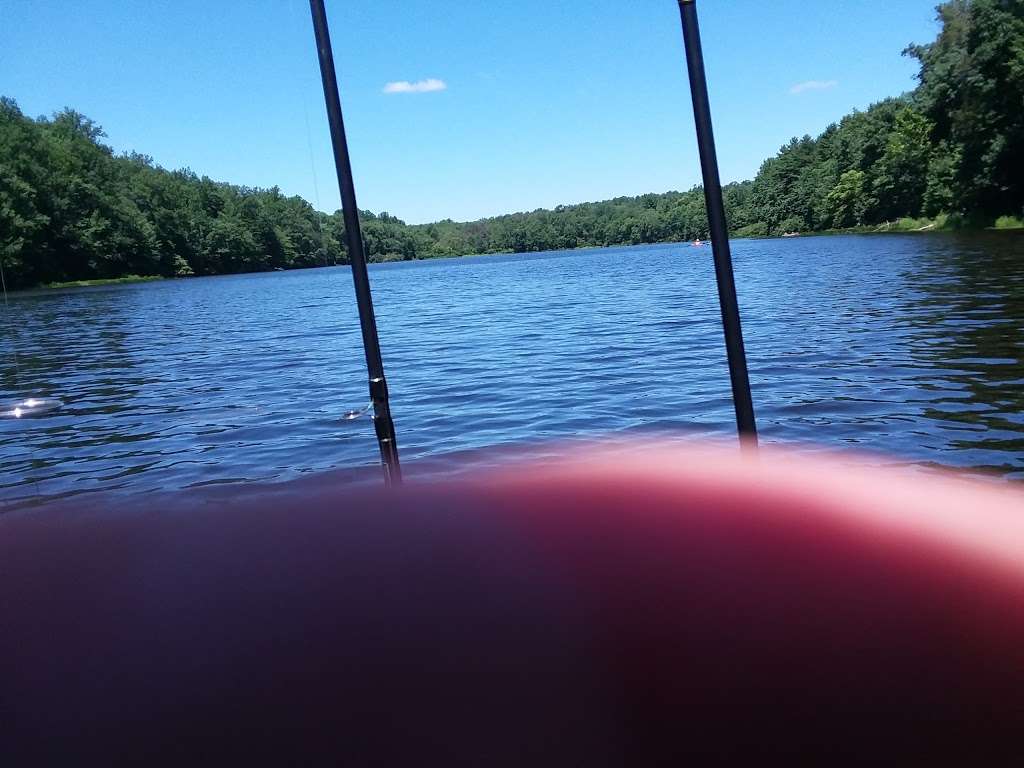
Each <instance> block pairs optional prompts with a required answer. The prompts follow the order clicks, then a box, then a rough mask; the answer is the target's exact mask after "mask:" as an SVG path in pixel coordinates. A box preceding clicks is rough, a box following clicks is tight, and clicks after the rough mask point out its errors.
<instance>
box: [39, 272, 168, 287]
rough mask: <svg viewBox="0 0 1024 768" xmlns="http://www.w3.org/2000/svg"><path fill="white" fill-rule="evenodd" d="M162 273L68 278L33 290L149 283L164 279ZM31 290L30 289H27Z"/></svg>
mask: <svg viewBox="0 0 1024 768" xmlns="http://www.w3.org/2000/svg"><path fill="white" fill-rule="evenodd" d="M166 279H167V278H165V277H164V276H163V275H125V276H124V277H101V278H97V279H95V280H69V281H67V282H65V283H45V284H44V285H41V286H39V287H38V288H36V289H35V290H39V289H44V290H50V289H58V288H89V287H90V286H94V285H117V284H119V283H149V282H152V281H154V280H166ZM29 290H32V289H29Z"/></svg>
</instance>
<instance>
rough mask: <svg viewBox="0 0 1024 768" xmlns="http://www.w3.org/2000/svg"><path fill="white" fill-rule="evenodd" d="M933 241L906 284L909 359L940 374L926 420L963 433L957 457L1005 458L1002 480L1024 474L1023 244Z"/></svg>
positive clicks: (984, 237) (981, 237) (1007, 236)
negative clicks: (912, 296) (913, 293)
mask: <svg viewBox="0 0 1024 768" xmlns="http://www.w3.org/2000/svg"><path fill="white" fill-rule="evenodd" d="M949 244H950V241H949V239H947V238H943V239H942V240H936V247H935V248H933V249H929V250H926V251H925V252H924V253H923V255H922V257H921V259H918V260H915V264H914V267H913V272H912V273H910V272H908V273H906V274H905V275H904V276H903V277H904V278H905V279H906V280H907V282H908V284H910V285H913V286H915V287H916V288H917V289H918V291H919V293H918V298H917V299H916V300H915V301H914V302H912V304H911V312H910V316H909V317H908V323H909V325H910V326H911V327H912V328H914V329H915V330H916V331H917V333H915V335H914V340H913V341H912V344H913V349H912V350H911V354H912V355H913V356H914V357H915V359H917V360H919V361H920V362H922V363H924V364H925V365H926V366H927V367H928V368H930V369H933V370H934V371H935V374H936V375H935V377H934V378H933V379H932V380H930V381H929V380H927V379H923V380H922V382H921V385H920V386H921V389H922V390H925V391H927V392H928V393H929V394H934V395H935V397H934V399H931V400H930V401H929V403H928V405H927V407H925V408H924V409H923V410H922V411H921V415H922V416H924V417H925V418H928V419H934V420H936V421H940V422H942V423H943V426H944V427H946V428H949V429H959V430H962V436H960V437H955V438H952V439H950V440H949V443H948V447H950V448H953V449H957V450H979V451H994V452H1000V453H1002V454H1003V455H1004V458H1005V461H1004V462H1002V463H1001V464H999V465H996V466H992V465H990V464H989V462H990V459H991V456H989V458H988V459H987V460H985V463H986V464H989V468H991V469H996V470H998V471H1001V472H1019V471H1021V469H1024V237H1021V236H1020V235H1018V234H1016V233H998V232H993V233H985V234H978V233H973V234H970V235H963V236H956V237H955V238H954V239H953V244H954V247H952V248H951V247H948V246H949Z"/></svg>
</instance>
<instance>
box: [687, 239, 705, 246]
mask: <svg viewBox="0 0 1024 768" xmlns="http://www.w3.org/2000/svg"><path fill="white" fill-rule="evenodd" d="M702 245H707V241H704V240H701V239H700V238H699V237H698V238H697V239H696V240H694V241H693V242H692V243H690V247H691V248H700V247H701V246H702Z"/></svg>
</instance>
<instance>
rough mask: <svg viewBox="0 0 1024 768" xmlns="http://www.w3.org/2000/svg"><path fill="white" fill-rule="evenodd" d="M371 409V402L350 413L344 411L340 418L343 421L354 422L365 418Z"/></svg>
mask: <svg viewBox="0 0 1024 768" xmlns="http://www.w3.org/2000/svg"><path fill="white" fill-rule="evenodd" d="M371 408H373V400H371V401H370V402H368V403H367V404H366V405H364V406H363V407H362V408H356V409H355V410H352V411H345V412H344V413H343V414H341V418H342V419H344V420H345V421H355V420H356V419H358V418H360V417H362V416H365V415H366V414H367V413H368V412H369V410H370V409H371Z"/></svg>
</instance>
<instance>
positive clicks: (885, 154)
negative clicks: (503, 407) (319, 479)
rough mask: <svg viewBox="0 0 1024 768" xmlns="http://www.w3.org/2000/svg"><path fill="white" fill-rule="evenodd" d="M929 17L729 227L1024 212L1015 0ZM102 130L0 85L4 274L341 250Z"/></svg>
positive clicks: (668, 215)
mask: <svg viewBox="0 0 1024 768" xmlns="http://www.w3.org/2000/svg"><path fill="white" fill-rule="evenodd" d="M938 14H939V19H940V20H941V22H942V25H943V26H942V31H941V33H940V34H939V37H938V39H936V40H935V42H933V43H931V44H929V45H923V46H911V47H909V48H908V49H907V50H906V51H905V53H906V54H908V55H911V56H913V57H915V58H917V59H918V60H919V61H920V63H921V71H920V75H919V79H920V85H919V86H918V88H917V89H916V90H915V91H914V92H913V93H911V94H907V95H904V96H901V97H899V98H892V99H886V100H884V101H881V102H879V103H877V104H874V105H872V106H870V107H869V108H868V109H867V110H865V111H854V112H853V113H852V114H850V115H848V116H846V117H845V118H843V119H842V120H841V121H840V122H839V123H838V124H833V125H830V126H829V127H828V128H827V129H826V130H825V132H824V133H822V134H821V135H820V136H818V137H817V138H811V137H810V136H804V137H803V138H801V139H796V138H794V139H793V140H792V141H790V142H789V143H788V144H787V145H786V146H784V147H782V149H781V150H779V152H778V154H777V155H776V156H775V157H772V158H770V159H768V160H766V161H765V162H764V164H763V165H762V166H761V169H760V171H759V172H758V174H757V177H756V178H755V179H754V180H753V181H745V182H742V183H735V184H729V185H727V186H726V187H725V188H724V189H723V195H724V198H725V205H726V212H727V216H728V219H729V226H730V229H731V231H732V232H733V234H734V235H741V236H751V237H760V236H767V235H778V234H781V233H783V232H788V231H814V230H821V229H828V228H833V227H838V228H841V227H854V226H861V225H879V224H882V223H883V222H896V221H897V220H900V219H902V220H904V222H908V221H911V220H916V219H919V218H920V217H922V216H936V215H938V214H940V213H947V214H950V215H949V216H948V217H947V219H946V221H947V223H948V225H957V224H964V223H975V224H977V223H983V224H988V223H992V222H993V221H994V220H995V219H996V217H997V216H1000V215H1004V218H1003V219H1002V221H1003V222H1004V224H1005V223H1006V222H1013V221H1018V220H1019V217H1020V216H1021V214H1022V213H1024V182H1022V177H1021V176H1022V170H1024V0H952V1H951V2H947V3H945V4H943V5H941V6H939V8H938ZM103 136H104V134H103V131H102V130H101V129H100V127H99V126H98V125H96V124H95V123H94V122H92V121H91V120H90V119H88V118H86V117H85V116H83V115H81V114H79V113H77V112H74V111H72V110H64V111H63V112H59V113H57V114H56V115H54V116H53V118H52V119H46V118H39V119H37V120H33V119H30V118H28V117H26V116H24V115H23V114H22V113H21V111H20V110H19V109H18V106H17V104H15V102H14V101H13V100H11V99H7V98H0V259H2V264H3V267H4V269H5V272H6V276H7V282H8V285H9V286H14V287H19V286H30V285H37V284H40V283H49V282H57V281H75V280H92V279H99V278H112V277H118V276H121V275H129V274H133V275H161V276H167V277H185V276H189V275H209V274H219V273H231V272H248V271H255V270H265V269H292V268H297V267H310V266H323V265H327V264H338V263H344V262H345V261H346V260H347V254H346V253H345V250H344V246H343V243H344V222H343V220H342V217H341V215H340V212H335V213H334V214H332V215H327V214H323V213H319V212H317V211H315V210H314V209H313V207H312V206H310V205H309V203H307V202H306V201H304V200H302V199H301V198H299V197H286V196H284V195H282V194H281V192H280V190H279V189H277V188H276V187H275V188H273V189H253V188H249V187H237V186H232V185H230V184H223V183H218V182H214V181H211V180H210V179H209V178H206V177H205V176H204V177H201V178H200V177H198V176H196V174H194V173H192V172H191V171H189V170H187V169H186V170H180V171H167V170H165V169H163V168H160V167H159V166H156V165H154V164H153V162H152V160H151V159H150V158H148V157H146V156H144V155H138V154H131V155H125V156H121V157H118V156H115V155H114V154H113V152H112V151H111V150H110V148H109V147H107V146H105V145H104V144H103V143H102V139H103ZM1006 216H1009V218H1007V217H1006ZM360 218H361V221H362V227H363V234H364V239H365V241H366V249H367V255H368V257H369V259H370V260H371V261H394V260H406V259H418V258H431V257H438V256H460V255H464V254H472V253H488V252H495V251H516V252H521V251H540V250H549V249H561V248H578V247H582V246H606V245H618V244H636V243H654V242H663V241H681V240H692V239H694V238H697V237H700V238H705V237H707V231H708V223H707V215H706V213H705V209H704V195H703V190H702V189H701V188H699V187H695V188H694V189H691V190H689V191H687V192H666V193H664V194H647V195H640V196H639V197H620V198H616V199H614V200H606V201H604V202H599V203H583V204H581V205H571V206H558V207H557V208H555V209H554V210H543V209H541V210H536V211H532V212H529V213H514V214H509V215H506V216H497V217H494V218H489V219H481V220H479V221H473V222H466V223H457V222H453V221H451V220H450V219H446V220H444V221H438V222H435V223H433V224H423V225H416V226H409V225H406V224H405V222H403V221H402V220H401V219H398V218H396V217H394V216H391V215H389V214H387V213H381V214H380V215H374V214H372V213H369V212H366V211H361V212H360ZM915 224H916V222H915ZM900 226H902V225H900ZM904 228H905V227H904ZM915 228H917V227H915Z"/></svg>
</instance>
